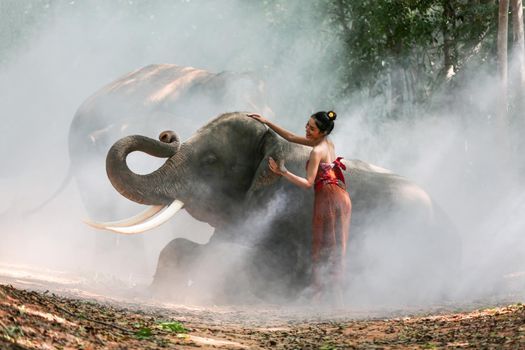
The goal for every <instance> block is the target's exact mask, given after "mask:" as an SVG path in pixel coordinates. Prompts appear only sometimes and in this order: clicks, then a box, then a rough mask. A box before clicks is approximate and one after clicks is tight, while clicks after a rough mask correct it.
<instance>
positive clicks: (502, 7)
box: [498, 0, 509, 131]
mask: <svg viewBox="0 0 525 350" xmlns="http://www.w3.org/2000/svg"><path fill="white" fill-rule="evenodd" d="M508 26H509V0H500V2H499V16H498V70H499V77H500V92H499V95H500V98H499V104H500V105H499V108H498V120H499V123H500V128H501V131H503V130H506V128H507V106H508V103H507V99H508V98H507V80H508V78H507V76H508V73H507V70H508V68H507V40H508Z"/></svg>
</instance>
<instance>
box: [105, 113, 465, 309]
mask: <svg viewBox="0 0 525 350" xmlns="http://www.w3.org/2000/svg"><path fill="white" fill-rule="evenodd" d="M134 151H141V152H145V153H147V154H150V155H152V156H155V157H160V158H165V159H166V160H165V162H164V163H163V165H162V166H160V167H159V168H158V169H157V170H155V171H153V172H151V173H149V174H142V175H140V174H136V173H134V172H133V171H131V170H130V168H129V167H128V165H127V163H126V158H127V156H128V155H129V154H130V153H131V152H134ZM309 152H310V148H309V147H307V146H302V145H298V144H294V143H290V142H287V141H286V140H284V139H282V138H281V137H279V136H278V135H277V134H276V133H275V132H273V131H272V130H271V129H269V128H268V127H267V126H266V125H264V124H262V123H260V122H258V121H256V120H254V119H253V118H250V117H248V116H247V113H244V112H232V113H224V114H221V115H219V116H218V117H216V118H215V119H213V120H211V121H210V122H208V123H207V124H205V125H204V126H202V127H201V128H200V129H198V130H197V131H196V133H195V134H194V135H192V136H191V137H190V138H188V139H187V140H186V141H185V142H181V141H180V139H179V137H178V136H177V134H176V133H175V132H174V131H169V130H168V131H165V132H162V133H161V134H160V136H159V139H158V140H157V139H153V138H150V137H146V136H143V135H133V136H127V137H124V138H122V139H120V140H119V141H117V142H116V143H115V144H114V145H113V146H112V147H111V149H110V150H109V152H108V154H107V158H106V171H107V175H108V178H109V180H110V182H111V184H112V185H113V187H114V188H115V189H116V190H117V191H118V192H119V193H120V194H121V195H123V196H124V197H126V198H128V199H130V200H131V201H133V202H136V203H140V204H142V205H147V206H151V208H152V210H150V211H149V212H148V213H146V214H145V215H141V216H137V217H134V218H131V219H130V220H128V221H124V222H113V223H112V222H106V223H98V224H96V225H97V227H98V228H102V229H107V230H111V231H115V232H119V233H126V234H131V233H138V232H143V231H144V230H147V229H150V228H152V227H155V226H157V225H160V224H161V223H162V222H165V221H167V220H168V219H169V218H170V217H172V215H174V214H175V213H176V212H177V210H179V209H181V208H183V209H184V210H186V211H187V212H188V213H189V214H190V215H191V216H192V217H193V218H195V219H196V220H199V221H203V222H206V223H208V224H209V225H211V226H212V227H213V228H214V233H213V235H212V237H211V238H210V241H209V242H208V243H205V244H197V243H195V242H192V241H190V240H187V239H182V238H176V239H174V240H173V241H171V242H170V243H169V244H168V245H167V246H166V247H165V248H164V249H163V250H162V251H161V253H160V255H159V260H158V265H157V270H156V272H155V276H154V278H153V283H152V285H151V287H152V291H153V292H154V293H157V295H159V296H163V297H168V298H175V299H182V300H188V298H190V299H191V298H194V299H197V300H200V299H199V296H202V298H203V299H204V300H213V301H214V302H218V301H221V300H222V301H224V300H227V301H232V300H266V301H268V300H269V301H272V302H285V301H289V300H292V299H294V298H296V297H297V296H298V295H302V296H304V295H307V294H308V290H309V278H310V277H309V276H310V270H311V258H310V254H311V253H310V250H311V220H312V208H313V196H314V193H313V190H304V189H301V188H299V187H297V186H294V185H292V184H291V183H289V182H287V181H285V180H284V179H282V178H281V177H279V176H278V175H276V174H274V173H272V172H271V171H270V170H269V168H268V159H269V157H273V158H274V159H278V160H284V162H285V164H286V167H287V168H288V169H289V170H290V171H292V172H294V173H296V174H299V175H302V176H304V174H305V163H306V160H307V159H308V157H309ZM343 164H344V165H345V166H346V170H345V171H344V175H345V178H346V179H347V185H348V186H347V189H348V192H349V194H350V197H351V200H352V208H353V209H352V211H353V212H352V223H351V229H350V239H349V251H348V259H347V264H348V272H347V275H348V276H347V277H348V278H347V282H346V283H347V286H349V288H350V289H351V286H352V284H353V283H357V284H361V285H362V284H363V283H365V284H364V285H367V284H366V283H368V282H366V281H369V282H370V280H367V279H366V278H365V277H363V276H366V275H367V274H377V273H380V272H381V273H382V274H381V276H382V278H383V279H386V280H388V281H387V282H385V283H388V285H390V286H392V287H393V288H392V290H391V291H394V290H395V288H394V287H396V288H397V289H399V292H403V290H405V289H407V288H409V287H408V284H407V283H408V282H407V281H411V279H414V278H416V280H417V282H418V283H417V285H418V286H416V287H414V288H416V289H418V288H419V289H425V290H428V289H435V288H437V287H438V286H439V285H441V284H443V281H444V280H445V279H447V278H449V277H448V276H449V275H448V274H450V273H451V271H453V270H454V269H457V267H458V264H459V259H460V243H461V242H460V241H459V237H458V235H457V232H456V231H455V229H454V227H453V225H452V224H451V223H450V221H449V220H448V218H447V216H446V215H445V213H444V212H443V211H442V210H441V209H440V208H439V206H438V205H437V204H436V203H434V201H433V200H432V199H431V197H430V196H429V195H428V194H427V193H426V192H425V191H424V190H423V189H422V188H421V187H419V186H418V185H416V184H415V183H413V182H412V181H410V180H408V179H406V178H404V177H402V176H400V175H397V174H394V173H393V172H391V171H389V170H387V169H384V168H381V167H378V166H375V165H372V164H370V163H367V162H364V161H361V160H357V159H343ZM224 259H228V262H227V263H226V265H227V268H225V269H221V268H220V267H218V265H221V261H223V260H224ZM385 271H386V273H384V272H385ZM210 279H211V280H210ZM449 279H450V278H449ZM433 281H435V283H434V284H433ZM367 286H368V287H370V288H371V289H373V283H372V282H370V283H368V285H367ZM420 286H424V288H420ZM363 288H365V287H363ZM368 294H371V293H368ZM377 296H378V297H380V293H379V294H378V295H377ZM208 298H210V299H208ZM191 300H193V299H191Z"/></svg>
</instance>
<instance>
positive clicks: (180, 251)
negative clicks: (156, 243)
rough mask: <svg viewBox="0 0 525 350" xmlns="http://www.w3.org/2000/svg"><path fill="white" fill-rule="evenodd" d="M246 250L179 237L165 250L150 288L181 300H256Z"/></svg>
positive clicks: (232, 301)
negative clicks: (249, 278) (246, 261)
mask: <svg viewBox="0 0 525 350" xmlns="http://www.w3.org/2000/svg"><path fill="white" fill-rule="evenodd" d="M245 253H246V252H244V251H243V249H242V247H240V246H239V245H236V244H229V243H215V244H205V245H203V244H197V243H195V242H191V241H189V240H187V239H183V238H176V239H174V240H173V241H171V242H170V243H168V245H167V246H166V247H165V248H164V249H163V250H162V251H161V253H160V256H159V261H158V265H157V270H156V272H155V276H154V279H153V282H152V284H151V286H150V290H151V292H152V294H153V295H154V296H155V297H157V298H161V299H163V300H169V301H171V302H177V303H189V304H232V303H233V304H238V303H253V302H255V301H256V300H257V298H255V297H254V296H253V294H252V293H251V292H250V286H249V283H248V282H247V281H248V278H247V277H246V269H245V267H244V259H245Z"/></svg>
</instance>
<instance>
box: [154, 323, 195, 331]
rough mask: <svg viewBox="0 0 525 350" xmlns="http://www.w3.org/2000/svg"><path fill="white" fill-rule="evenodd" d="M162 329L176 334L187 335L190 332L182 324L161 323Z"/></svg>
mask: <svg viewBox="0 0 525 350" xmlns="http://www.w3.org/2000/svg"><path fill="white" fill-rule="evenodd" d="M159 327H160V329H163V330H165V331H170V332H175V333H187V332H188V330H187V329H186V328H185V327H184V326H183V325H182V323H180V322H161V323H159Z"/></svg>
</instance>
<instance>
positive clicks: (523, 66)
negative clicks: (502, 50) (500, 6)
mask: <svg viewBox="0 0 525 350" xmlns="http://www.w3.org/2000/svg"><path fill="white" fill-rule="evenodd" d="M511 9H512V37H513V48H512V53H513V56H514V58H515V59H516V68H517V73H518V79H519V84H518V86H517V88H518V90H519V95H520V97H521V98H522V97H523V92H524V91H525V43H524V35H523V3H522V0H511Z"/></svg>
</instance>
